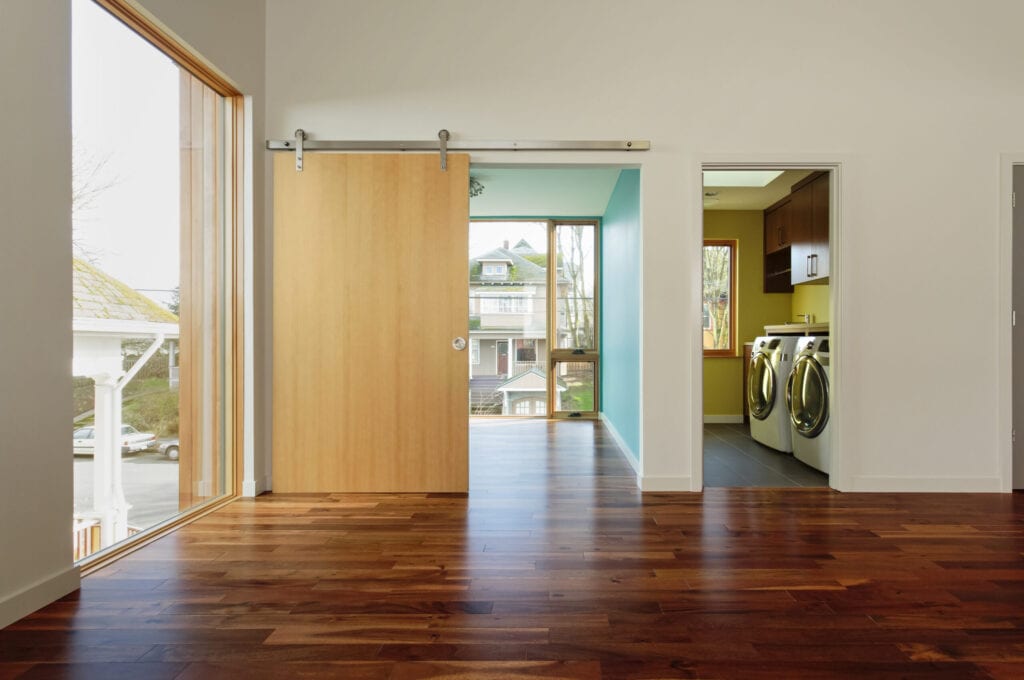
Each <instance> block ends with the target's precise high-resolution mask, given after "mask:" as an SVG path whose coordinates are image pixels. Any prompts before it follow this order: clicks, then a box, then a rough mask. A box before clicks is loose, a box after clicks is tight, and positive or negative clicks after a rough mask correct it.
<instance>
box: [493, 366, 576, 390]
mask: <svg viewBox="0 0 1024 680" xmlns="http://www.w3.org/2000/svg"><path fill="white" fill-rule="evenodd" d="M538 379H539V380H538ZM547 384H548V379H547V377H545V375H544V374H543V373H541V371H540V369H539V368H531V369H530V370H529V371H524V372H523V373H520V374H519V375H516V376H513V377H511V378H509V379H508V380H506V381H505V382H503V383H501V384H500V385H498V386H497V387H495V388H494V391H495V392H532V391H537V390H544V389H547ZM555 387H556V388H557V389H558V391H559V392H564V391H565V390H567V389H568V388H567V387H566V386H565V382H563V381H562V379H561V378H555Z"/></svg>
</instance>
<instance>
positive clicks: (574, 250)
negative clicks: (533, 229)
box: [558, 224, 594, 347]
mask: <svg viewBox="0 0 1024 680" xmlns="http://www.w3.org/2000/svg"><path fill="white" fill-rule="evenodd" d="M586 228H587V225H582V224H571V225H559V227H558V241H559V248H558V250H559V253H558V256H559V259H561V262H560V264H561V265H562V271H563V273H564V274H565V277H566V279H567V287H568V291H567V293H568V294H567V295H566V296H565V324H566V330H567V331H568V332H569V336H570V338H571V342H572V346H573V347H590V346H593V344H594V301H593V292H592V291H591V290H589V288H590V287H592V282H590V281H588V277H587V266H586V265H587V262H589V261H591V258H592V256H593V253H592V252H591V246H592V245H593V244H592V243H588V241H590V239H587V238H586ZM588 283H589V284H591V285H589V286H588Z"/></svg>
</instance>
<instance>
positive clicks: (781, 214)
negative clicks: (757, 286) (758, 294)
mask: <svg viewBox="0 0 1024 680" xmlns="http://www.w3.org/2000/svg"><path fill="white" fill-rule="evenodd" d="M789 204H790V198H789V196H786V197H785V198H783V199H782V200H780V201H778V202H776V203H774V204H772V205H770V206H768V207H767V208H765V211H764V292H766V293H792V292H793V283H792V280H791V278H792V277H791V275H790V274H791V270H792V259H793V258H792V255H791V254H790V241H791V238H792V234H793V228H792V224H791V222H792V213H791V211H790V205H789Z"/></svg>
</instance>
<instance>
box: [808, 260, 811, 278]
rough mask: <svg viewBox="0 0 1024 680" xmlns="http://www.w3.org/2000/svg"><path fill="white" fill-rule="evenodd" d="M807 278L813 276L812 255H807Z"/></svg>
mask: <svg viewBox="0 0 1024 680" xmlns="http://www.w3.org/2000/svg"><path fill="white" fill-rule="evenodd" d="M807 278H811V256H810V255H808V256H807Z"/></svg>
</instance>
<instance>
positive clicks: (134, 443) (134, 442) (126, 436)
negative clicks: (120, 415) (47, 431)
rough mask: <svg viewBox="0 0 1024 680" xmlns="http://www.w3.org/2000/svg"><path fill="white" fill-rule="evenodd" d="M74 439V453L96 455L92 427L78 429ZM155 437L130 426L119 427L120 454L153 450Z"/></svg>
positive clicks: (93, 429) (94, 431) (94, 436)
mask: <svg viewBox="0 0 1024 680" xmlns="http://www.w3.org/2000/svg"><path fill="white" fill-rule="evenodd" d="M71 436H72V438H73V439H74V447H75V453H76V454H80V455H87V456H92V455H94V454H95V453H96V428H95V427H94V426H92V425H89V426H87V427H80V428H78V429H77V430H75V432H74V434H72V435H71ZM155 444H156V435H154V434H153V433H152V432H139V431H138V430H136V429H135V428H134V427H132V426H131V425H121V453H136V452H137V451H146V450H147V449H151V448H153V446H154V445H155Z"/></svg>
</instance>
